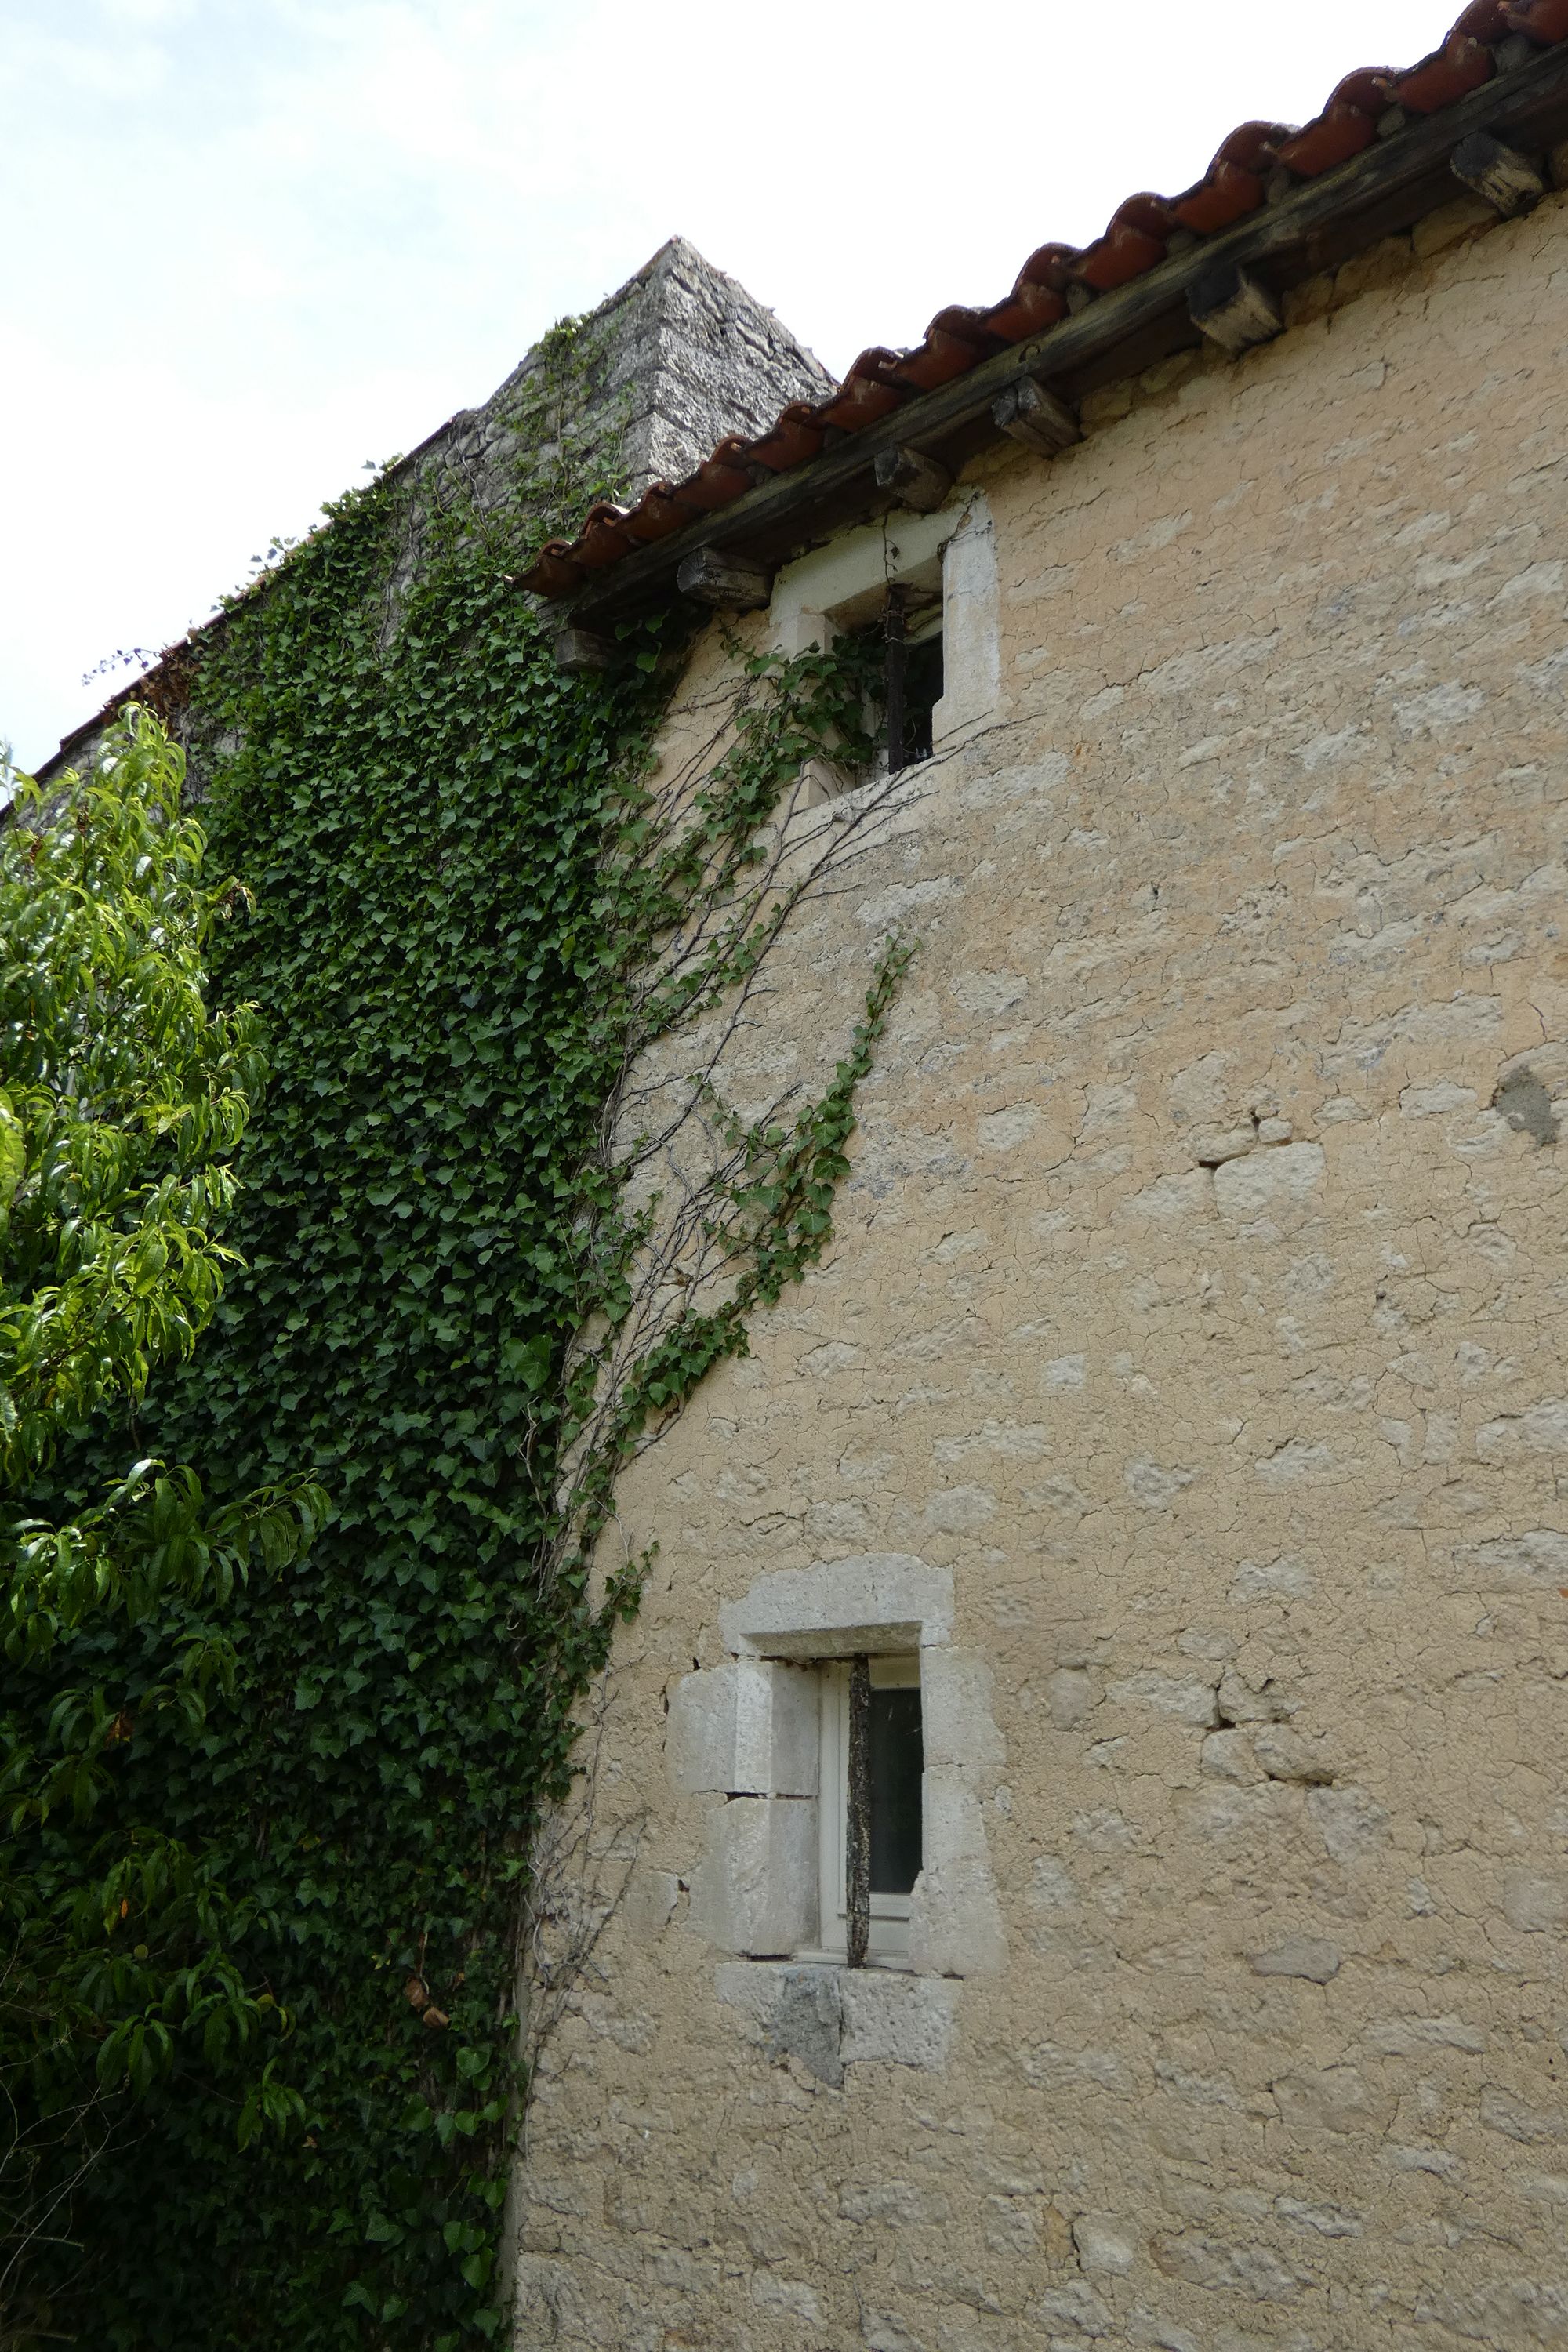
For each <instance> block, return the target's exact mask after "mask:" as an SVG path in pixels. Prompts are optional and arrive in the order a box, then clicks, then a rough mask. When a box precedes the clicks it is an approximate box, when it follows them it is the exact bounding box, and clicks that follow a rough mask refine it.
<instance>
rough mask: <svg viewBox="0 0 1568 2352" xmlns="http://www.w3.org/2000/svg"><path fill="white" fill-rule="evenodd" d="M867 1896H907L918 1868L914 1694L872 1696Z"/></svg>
mask: <svg viewBox="0 0 1568 2352" xmlns="http://www.w3.org/2000/svg"><path fill="white" fill-rule="evenodd" d="M870 1732H871V1892H872V1894H873V1895H908V1894H910V1892H911V1891H912V1889H913V1887H914V1883H915V1880H916V1879H917V1878H918V1877H919V1875H920V1868H921V1770H922V1769H923V1767H924V1748H923V1743H922V1741H921V1695H920V1693H919V1691H918V1690H873V1691H872V1693H871V1723H870Z"/></svg>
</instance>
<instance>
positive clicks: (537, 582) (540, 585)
mask: <svg viewBox="0 0 1568 2352" xmlns="http://www.w3.org/2000/svg"><path fill="white" fill-rule="evenodd" d="M587 576H588V575H587V573H586V572H584V569H583V567H582V565H581V564H580V563H574V562H573V561H572V549H571V545H570V543H569V542H568V541H566V540H563V539H547V540H546V541H545V542H544V545H543V546H542V548H541V549H540V551H539V553H538V554H537V555H536V556H535V557H534V559H533V564H532V568H531V570H530V571H527V572H524V573H523V575H522V585H523V586H524V587H525V588H528V589H531V591H532V592H533V593H534V595H536V596H549V597H551V598H552V599H553V598H557V597H562V596H575V594H576V593H577V591H578V590H579V588H581V587H582V585H583V583H584V580H586V578H587Z"/></svg>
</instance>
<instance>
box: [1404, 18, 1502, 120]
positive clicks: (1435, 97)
mask: <svg viewBox="0 0 1568 2352" xmlns="http://www.w3.org/2000/svg"><path fill="white" fill-rule="evenodd" d="M1496 71H1497V66H1496V63H1495V61H1494V59H1493V58H1492V53H1491V51H1490V50H1489V48H1488V47H1487V46H1486V44H1485V43H1484V42H1482V41H1472V40H1471V39H1470V37H1469V36H1468V34H1465V33H1450V34H1449V36H1448V37H1447V40H1446V41H1445V42H1444V44H1443V46H1442V47H1441V48H1440V49H1434V51H1433V52H1432V55H1431V56H1430V57H1429V58H1422V60H1421V63H1420V64H1419V65H1418V66H1412V67H1411V68H1410V71H1409V72H1408V73H1407V74H1401V75H1400V76H1399V78H1398V79H1397V80H1396V81H1395V82H1394V86H1393V88H1392V89H1391V90H1390V91H1389V96H1390V97H1391V98H1392V99H1393V100H1394V104H1395V105H1396V106H1407V107H1408V108H1409V109H1410V110H1411V112H1412V113H1413V114H1439V113H1441V111H1442V110H1443V109H1444V107H1446V106H1454V105H1457V104H1458V100H1460V99H1461V98H1468V95H1469V93H1470V91H1471V90H1472V89H1479V88H1480V86H1481V84H1482V82H1484V81H1490V79H1491V78H1492V76H1493V74H1494V73H1496Z"/></svg>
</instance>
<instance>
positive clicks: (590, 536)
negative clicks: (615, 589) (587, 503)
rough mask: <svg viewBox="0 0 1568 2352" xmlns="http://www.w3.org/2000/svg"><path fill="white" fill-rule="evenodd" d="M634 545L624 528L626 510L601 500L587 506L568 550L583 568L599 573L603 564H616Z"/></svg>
mask: <svg viewBox="0 0 1568 2352" xmlns="http://www.w3.org/2000/svg"><path fill="white" fill-rule="evenodd" d="M636 544H637V542H636V541H635V540H634V539H633V537H632V535H631V533H630V531H629V530H627V529H626V509H625V508H624V507H616V506H610V505H608V504H607V503H604V502H601V503H600V504H599V505H598V506H593V507H590V508H589V509H588V512H587V515H586V517H585V518H584V524H583V528H582V530H581V531H580V532H579V533H578V535H577V544H576V546H575V547H574V549H573V551H572V552H573V554H574V556H575V558H576V560H577V562H579V563H581V564H582V565H583V566H584V569H585V570H586V571H589V572H600V571H603V569H604V567H605V564H606V563H618V562H620V560H621V558H622V556H623V555H629V554H630V553H631V551H632V549H633V548H634V546H635V545H636Z"/></svg>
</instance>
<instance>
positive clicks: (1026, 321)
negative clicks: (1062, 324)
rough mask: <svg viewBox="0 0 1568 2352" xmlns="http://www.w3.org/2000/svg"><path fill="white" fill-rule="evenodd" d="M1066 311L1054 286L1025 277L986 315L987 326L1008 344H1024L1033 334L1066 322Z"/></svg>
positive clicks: (1065, 304) (990, 331) (1064, 302)
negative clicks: (1040, 283)
mask: <svg viewBox="0 0 1568 2352" xmlns="http://www.w3.org/2000/svg"><path fill="white" fill-rule="evenodd" d="M1067 308H1068V306H1067V303H1066V301H1065V300H1064V299H1063V298H1062V296H1061V295H1060V294H1058V292H1057V291H1056V289H1055V288H1054V287H1051V286H1038V285H1037V284H1036V283H1035V281H1034V280H1033V279H1032V278H1027V277H1024V278H1019V280H1018V282H1017V284H1016V286H1015V287H1014V289H1013V291H1012V292H1011V294H1009V295H1008V296H1007V297H1006V299H1005V301H1001V302H998V303H996V304H995V305H994V308H993V309H991V310H987V311H986V312H985V313H984V318H985V325H986V329H987V331H988V332H989V333H991V334H993V335H999V336H1000V337H1001V339H1002V341H1004V342H1005V343H1021V342H1024V341H1026V340H1027V338H1028V337H1029V336H1030V335H1038V334H1041V333H1043V332H1044V331H1045V329H1046V328H1047V327H1054V326H1055V325H1056V323H1057V320H1058V319H1065V318H1066V316H1067Z"/></svg>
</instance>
